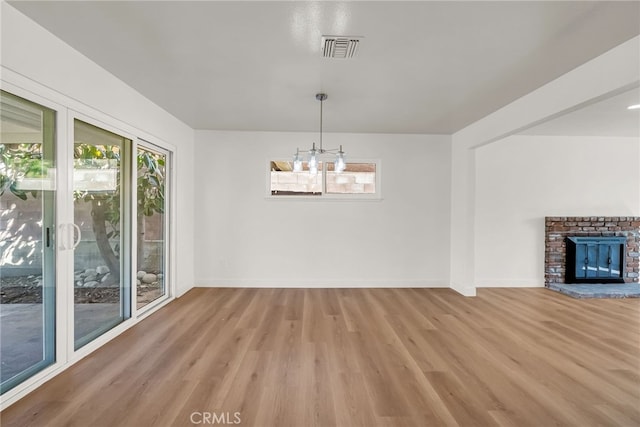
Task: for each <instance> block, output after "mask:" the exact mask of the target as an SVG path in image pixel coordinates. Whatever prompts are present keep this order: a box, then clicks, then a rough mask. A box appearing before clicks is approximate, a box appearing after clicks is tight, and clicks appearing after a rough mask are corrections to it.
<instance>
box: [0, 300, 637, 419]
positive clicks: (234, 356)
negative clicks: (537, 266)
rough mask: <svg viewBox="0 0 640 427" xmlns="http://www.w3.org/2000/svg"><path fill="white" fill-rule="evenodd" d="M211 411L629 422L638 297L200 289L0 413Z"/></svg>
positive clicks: (257, 415)
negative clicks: (470, 295)
mask: <svg viewBox="0 0 640 427" xmlns="http://www.w3.org/2000/svg"><path fill="white" fill-rule="evenodd" d="M236 412H237V413H238V414H235V413H236ZM214 416H215V417H218V418H214ZM192 421H193V422H195V423H197V424H194V423H192ZM221 421H225V422H227V423H230V424H232V423H233V422H237V421H240V422H241V424H239V425H242V426H265V427H266V426H277V427H283V426H295V427H304V426H333V425H339V426H366V427H372V426H441V425H443V426H445V425H446V426H449V425H450V426H456V425H458V426H554V425H565V426H581V427H582V426H596V425H599V426H600V425H606V426H609V425H611V426H614V425H616V426H629V427H631V426H638V425H640V300H639V299H618V300H615V299H608V300H605V299H592V300H577V299H572V298H569V297H566V296H564V295H561V294H558V293H555V292H553V291H549V290H546V289H542V288H536V289H480V290H479V291H478V296H477V297H475V298H465V297H463V296H461V295H458V294H457V293H455V292H454V291H452V290H449V289H204V288H196V289H193V290H191V291H190V292H188V293H187V294H186V295H185V296H183V297H182V298H180V299H178V300H177V301H174V302H172V303H171V304H169V305H168V306H167V307H165V308H163V309H162V310H160V311H159V312H157V313H155V314H153V315H152V316H150V317H149V318H147V319H145V320H144V321H142V322H141V323H140V324H138V325H136V326H135V327H133V328H131V329H129V330H128V331H127V332H125V333H124V334H122V335H121V336H119V337H118V338H116V339H115V340H113V341H111V342H110V343H108V344H107V345H105V346H104V347H102V348H101V349H99V350H98V351H96V352H94V353H93V354H91V355H90V356H88V357H87V358H85V359H83V360H82V361H80V362H79V363H77V364H76V365H74V366H73V367H71V368H70V369H68V370H67V371H65V372H63V373H62V374H61V375H59V376H57V377H56V378H54V379H53V380H51V381H49V382H48V383H46V384H45V385H44V386H42V387H41V388H40V389H38V390H36V391H35V392H33V393H32V394H30V395H29V396H27V397H26V398H24V399H22V400H20V401H18V402H17V403H15V404H14V405H12V406H10V407H9V408H7V409H6V410H5V411H4V412H3V413H2V414H1V423H2V426H3V427H8V426H21V427H22V426H82V427H85V426H92V427H93V426H118V427H120V426H135V427H143V426H193V425H214V424H212V422H218V424H215V425H221V424H220V422H221ZM227 425H229V424H227Z"/></svg>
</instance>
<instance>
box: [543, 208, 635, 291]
mask: <svg viewBox="0 0 640 427" xmlns="http://www.w3.org/2000/svg"><path fill="white" fill-rule="evenodd" d="M544 222H545V227H544V228H545V239H544V247H545V251H544V281H545V286H546V287H549V284H552V283H567V281H566V266H567V238H568V237H625V238H626V247H625V255H626V257H625V259H624V261H623V262H622V265H623V266H624V269H625V271H624V274H623V280H624V282H625V283H633V282H638V278H639V276H640V217H629V216H626V217H625V216H620V217H618V216H615V217H602V216H599V217H594V216H592V217H582V216H581V217H558V216H552V217H545V221H544Z"/></svg>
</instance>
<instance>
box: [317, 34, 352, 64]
mask: <svg viewBox="0 0 640 427" xmlns="http://www.w3.org/2000/svg"><path fill="white" fill-rule="evenodd" d="M361 39H362V37H351V36H322V56H323V57H324V58H338V59H349V58H354V57H355V56H356V54H357V53H358V45H359V44H360V40H361Z"/></svg>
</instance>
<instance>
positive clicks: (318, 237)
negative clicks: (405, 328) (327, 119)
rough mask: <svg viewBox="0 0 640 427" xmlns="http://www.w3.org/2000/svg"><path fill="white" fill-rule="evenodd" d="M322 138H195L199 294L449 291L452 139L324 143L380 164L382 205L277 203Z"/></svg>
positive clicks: (212, 134) (343, 138) (328, 138)
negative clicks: (287, 174) (270, 184)
mask: <svg viewBox="0 0 640 427" xmlns="http://www.w3.org/2000/svg"><path fill="white" fill-rule="evenodd" d="M316 139H317V134H315V133H306V134H305V133H283V132H218V131H196V152H197V153H198V156H197V158H196V165H195V166H196V170H197V171H198V173H197V178H196V198H197V204H196V209H195V215H196V223H197V224H198V233H197V235H196V284H197V285H198V286H207V285H208V286H277V287H287V286H352V287H355V286H443V287H446V286H448V272H449V244H448V241H449V231H448V230H449V228H448V227H449V203H450V201H449V192H450V188H449V176H450V169H449V164H450V138H449V137H448V136H425V135H380V134H375V135H373V134H371V135H362V134H325V138H324V142H325V147H327V146H328V147H335V146H337V145H338V144H343V145H344V149H345V151H346V152H347V156H349V159H350V160H354V159H355V157H358V158H361V159H380V160H381V162H382V171H381V173H382V195H383V200H381V201H327V200H315V199H314V200H308V199H306V200H291V199H286V200H284V199H277V200H273V199H269V198H268V197H267V195H266V193H267V191H266V188H267V179H268V160H269V159H284V160H288V159H289V158H291V156H292V155H293V153H294V152H295V149H296V147H300V148H307V146H310V145H311V142H312V141H315V140H316Z"/></svg>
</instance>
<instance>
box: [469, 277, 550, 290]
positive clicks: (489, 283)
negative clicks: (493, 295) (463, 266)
mask: <svg viewBox="0 0 640 427" xmlns="http://www.w3.org/2000/svg"><path fill="white" fill-rule="evenodd" d="M476 287H478V288H543V287H544V282H540V281H539V280H537V279H483V280H477V281H476Z"/></svg>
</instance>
